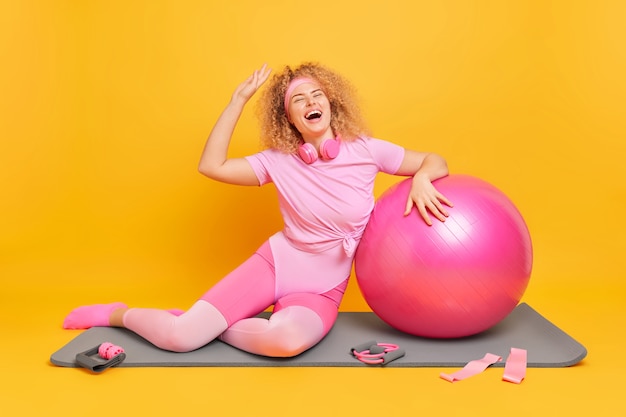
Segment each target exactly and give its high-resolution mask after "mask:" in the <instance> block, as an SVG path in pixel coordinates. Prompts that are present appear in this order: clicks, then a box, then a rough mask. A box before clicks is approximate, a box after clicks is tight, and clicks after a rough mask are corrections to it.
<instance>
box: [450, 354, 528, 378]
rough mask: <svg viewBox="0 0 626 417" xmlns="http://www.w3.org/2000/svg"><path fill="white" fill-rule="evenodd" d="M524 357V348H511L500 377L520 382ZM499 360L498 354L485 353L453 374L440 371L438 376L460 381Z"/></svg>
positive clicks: (524, 361) (524, 364)
mask: <svg viewBox="0 0 626 417" xmlns="http://www.w3.org/2000/svg"><path fill="white" fill-rule="evenodd" d="M526 357H527V352H526V350H525V349H517V348H511V353H510V354H509V357H508V358H507V360H506V364H505V366H504V376H503V377H502V379H503V380H504V381H508V382H513V383H515V384H520V383H521V382H522V380H523V379H524V378H525V377H526V362H527V361H526ZM501 360H502V358H501V357H500V356H498V355H494V354H493V353H487V354H486V355H485V356H484V357H483V358H482V359H477V360H473V361H471V362H468V363H467V365H465V367H463V369H461V370H460V371H457V372H454V373H453V374H446V373H443V372H442V373H441V374H440V375H439V376H440V377H441V378H443V379H445V380H446V381H449V382H456V381H461V380H463V379H466V378H469V377H471V376H474V375H476V374H479V373H481V372H483V371H484V370H485V369H487V368H488V367H489V366H491V365H493V364H494V363H497V362H500V361H501Z"/></svg>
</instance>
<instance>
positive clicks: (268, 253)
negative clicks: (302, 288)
mask: <svg viewBox="0 0 626 417" xmlns="http://www.w3.org/2000/svg"><path fill="white" fill-rule="evenodd" d="M347 285H348V278H346V280H345V281H343V282H342V283H341V284H339V285H338V286H337V287H335V288H333V289H331V290H330V291H327V292H325V293H322V294H311V293H295V294H289V295H286V296H284V297H282V298H280V299H276V297H275V296H274V293H275V286H276V272H275V269H274V257H273V256H272V249H271V247H270V244H269V241H266V242H265V243H264V244H263V245H261V247H260V248H259V249H258V250H257V251H256V253H254V254H253V255H252V256H251V257H250V258H249V259H248V260H247V261H245V262H244V263H243V264H241V265H240V266H239V267H238V268H237V269H235V270H234V271H232V272H231V273H230V274H228V275H227V276H226V277H224V278H223V279H222V280H221V281H219V282H218V283H217V284H215V286H213V287H212V288H211V289H210V290H209V291H207V292H206V293H205V294H204V295H203V296H202V297H201V298H200V299H201V300H205V301H207V302H209V303H210V304H212V305H213V306H215V307H216V308H217V309H218V310H219V311H220V312H221V313H222V315H223V316H224V318H225V319H226V322H227V323H228V326H229V327H230V326H231V325H232V324H233V323H235V322H237V321H239V320H241V319H244V318H248V317H253V316H256V315H257V314H259V313H261V312H262V311H264V310H265V309H267V308H268V307H269V306H271V305H274V309H273V312H274V313H277V312H279V311H280V310H282V309H283V308H285V307H288V306H292V305H299V306H302V307H308V308H310V309H311V310H313V311H315V312H316V313H317V314H318V315H319V316H320V318H321V319H322V322H323V323H324V334H326V333H328V332H329V331H330V329H331V327H332V326H333V324H334V323H335V320H336V319H337V312H338V309H339V304H340V303H341V299H342V298H343V294H344V292H345V290H346V287H347Z"/></svg>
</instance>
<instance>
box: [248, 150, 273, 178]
mask: <svg viewBox="0 0 626 417" xmlns="http://www.w3.org/2000/svg"><path fill="white" fill-rule="evenodd" d="M245 159H246V160H247V161H248V162H249V163H250V165H251V166H252V170H253V171H254V173H255V174H256V177H257V179H258V180H259V185H265V184H267V183H270V182H272V178H271V176H270V173H269V170H268V167H269V165H270V163H269V162H270V161H269V158H268V154H267V151H263V152H259V153H256V154H254V155H249V156H246V157H245Z"/></svg>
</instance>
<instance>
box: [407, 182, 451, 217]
mask: <svg viewBox="0 0 626 417" xmlns="http://www.w3.org/2000/svg"><path fill="white" fill-rule="evenodd" d="M414 205H415V207H416V208H417V211H418V212H419V214H420V215H421V216H422V218H423V219H424V221H425V222H426V224H427V225H429V226H432V224H433V223H432V221H431V219H430V214H429V212H430V213H431V214H432V215H433V216H435V217H436V218H437V219H438V220H440V221H442V222H445V221H446V217H448V212H447V211H446V209H445V207H444V205H446V206H448V207H453V204H452V203H451V202H450V200H448V199H447V198H446V197H445V196H444V195H443V194H441V193H440V192H439V191H437V189H436V188H435V186H434V185H433V184H432V182H430V180H429V179H428V177H427V176H426V175H420V174H419V173H417V174H415V176H413V182H412V184H411V191H410V192H409V198H408V199H407V202H406V210H405V211H404V215H405V216H408V215H409V214H410V213H411V209H412V208H413V206H414Z"/></svg>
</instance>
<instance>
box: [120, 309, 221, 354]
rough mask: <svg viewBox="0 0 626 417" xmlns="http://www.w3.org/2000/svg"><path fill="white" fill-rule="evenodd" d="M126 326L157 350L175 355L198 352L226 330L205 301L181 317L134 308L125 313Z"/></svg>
mask: <svg viewBox="0 0 626 417" xmlns="http://www.w3.org/2000/svg"><path fill="white" fill-rule="evenodd" d="M123 323H124V327H126V328H127V329H129V330H132V331H133V332H135V333H137V334H138V335H140V336H141V337H143V338H144V339H146V340H148V341H149V342H150V343H152V344H154V345H155V346H157V347H159V348H161V349H165V350H170V351H173V352H189V351H192V350H195V349H198V348H200V347H202V346H204V345H206V344H207V343H209V342H210V341H212V340H213V339H215V338H216V337H217V336H219V335H220V334H221V333H222V332H223V331H224V330H225V329H226V328H227V324H226V319H225V318H224V316H223V315H222V313H220V312H219V310H217V309H216V308H215V307H214V306H213V305H211V304H209V303H207V302H206V301H203V300H199V301H197V302H196V303H195V304H194V305H193V306H191V308H190V309H189V310H187V311H186V312H185V313H183V314H181V315H179V316H176V315H175V314H172V313H170V312H168V311H165V310H158V309H151V308H131V309H129V310H127V311H126V312H125V313H124V317H123Z"/></svg>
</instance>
